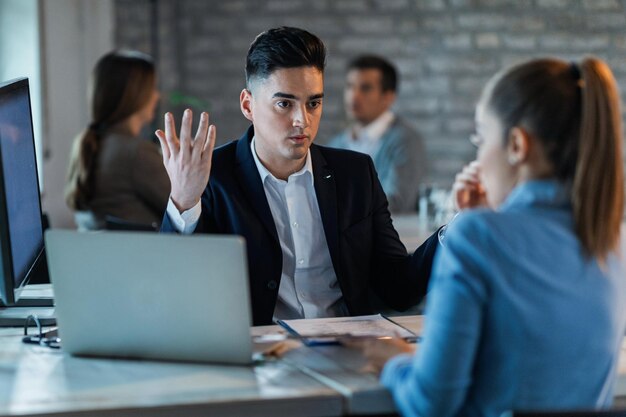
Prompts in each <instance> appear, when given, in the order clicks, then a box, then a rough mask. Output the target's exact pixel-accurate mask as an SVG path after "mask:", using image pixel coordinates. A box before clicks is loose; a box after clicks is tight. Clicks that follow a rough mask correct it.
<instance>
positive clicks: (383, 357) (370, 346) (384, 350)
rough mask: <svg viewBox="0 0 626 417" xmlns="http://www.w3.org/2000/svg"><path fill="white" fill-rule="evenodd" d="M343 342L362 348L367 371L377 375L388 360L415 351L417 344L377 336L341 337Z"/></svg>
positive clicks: (348, 345)
mask: <svg viewBox="0 0 626 417" xmlns="http://www.w3.org/2000/svg"><path fill="white" fill-rule="evenodd" d="M341 344H342V345H344V346H347V347H349V348H352V349H358V350H360V351H361V352H362V353H363V355H364V356H365V357H366V358H367V361H368V363H367V365H366V369H365V371H367V372H372V373H375V374H376V375H378V374H380V372H381V371H382V370H383V368H384V367H385V364H386V363H387V361H388V360H389V359H391V358H393V357H394V356H396V355H399V354H402V353H415V345H413V344H410V343H407V342H405V341H404V340H402V339H399V338H391V337H390V338H382V339H381V338H376V337H367V338H362V337H355V338H351V337H347V338H343V339H341Z"/></svg>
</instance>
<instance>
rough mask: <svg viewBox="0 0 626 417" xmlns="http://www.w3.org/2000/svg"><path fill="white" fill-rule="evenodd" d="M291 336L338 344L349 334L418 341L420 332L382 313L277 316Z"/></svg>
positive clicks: (307, 343) (309, 342) (351, 335)
mask: <svg viewBox="0 0 626 417" xmlns="http://www.w3.org/2000/svg"><path fill="white" fill-rule="evenodd" d="M278 324H280V325H281V326H283V327H284V328H285V329H286V330H287V331H288V332H289V334H290V335H291V336H293V337H296V338H298V339H300V340H302V342H303V343H304V344H306V345H308V346H314V345H323V344H336V343H338V340H339V339H340V338H347V337H376V338H390V337H399V338H402V339H404V340H406V341H408V342H418V341H419V335H418V334H415V333H414V332H412V331H410V330H408V329H407V328H405V327H403V326H401V325H399V324H398V323H396V322H394V321H393V320H392V319H391V318H389V317H386V316H383V315H382V314H375V315H371V316H356V317H332V318H323V319H300V320H278Z"/></svg>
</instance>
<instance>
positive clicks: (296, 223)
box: [292, 222, 300, 229]
mask: <svg viewBox="0 0 626 417" xmlns="http://www.w3.org/2000/svg"><path fill="white" fill-rule="evenodd" d="M292 225H293V227H295V228H296V229H297V228H298V226H300V225H299V224H298V222H293V223H292Z"/></svg>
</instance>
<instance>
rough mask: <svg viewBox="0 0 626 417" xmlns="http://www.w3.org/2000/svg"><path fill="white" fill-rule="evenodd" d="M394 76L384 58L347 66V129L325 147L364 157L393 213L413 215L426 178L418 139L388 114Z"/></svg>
mask: <svg viewBox="0 0 626 417" xmlns="http://www.w3.org/2000/svg"><path fill="white" fill-rule="evenodd" d="M397 88H398V75H397V72H396V69H395V68H394V67H393V65H392V64H391V63H389V62H388V61H387V60H385V59H383V58H381V57H378V56H373V55H364V56H359V57H357V58H355V59H354V60H352V61H351V62H350V63H349V64H348V72H347V76H346V87H345V90H344V102H345V107H346V113H347V115H348V118H349V119H350V126H349V127H348V129H347V130H346V131H344V132H343V133H341V134H339V135H337V136H336V137H334V138H333V139H332V140H331V142H330V143H329V145H330V146H334V147H338V148H343V149H350V150H353V151H357V152H363V153H366V154H368V155H369V156H371V157H372V159H373V160H374V166H375V167H376V171H377V172H378V178H379V179H380V182H381V184H382V186H383V190H384V191H385V194H386V195H387V198H388V199H389V209H390V210H391V211H392V212H410V211H415V209H416V204H417V194H418V188H419V184H420V181H423V180H424V177H425V175H426V158H425V152H424V144H423V141H422V138H421V137H420V135H419V134H418V133H417V132H416V131H415V130H413V128H411V127H410V126H409V125H408V123H407V122H406V121H404V120H402V119H401V118H400V117H398V116H397V115H394V113H393V112H392V111H391V106H392V105H393V103H394V102H395V100H396V92H397Z"/></svg>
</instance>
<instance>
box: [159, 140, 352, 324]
mask: <svg viewBox="0 0 626 417" xmlns="http://www.w3.org/2000/svg"><path fill="white" fill-rule="evenodd" d="M254 144H255V139H254V138H253V139H252V142H251V144H250V147H251V151H252V155H253V157H254V162H255V164H256V167H257V170H258V171H259V175H260V176H261V181H262V182H263V189H264V191H265V196H266V197H267V201H268V204H269V207H270V211H271V212H272V217H273V218H274V224H275V225H276V231H277V233H278V238H279V240H280V247H281V251H282V255H283V269H282V274H281V280H280V287H279V289H278V300H277V302H276V307H275V309H274V320H276V319H294V318H315V317H336V316H344V315H347V314H348V310H347V307H346V305H345V302H344V300H343V296H342V293H341V289H340V288H339V283H338V282H337V276H336V275H335V270H334V268H333V265H332V261H331V258H330V252H329V251H328V244H327V243H326V236H325V234H324V226H323V224H322V217H321V214H320V210H319V205H318V203H317V198H316V196H315V188H314V186H313V165H312V161H311V153H310V152H308V153H307V157H306V162H305V165H304V167H302V169H301V170H300V171H298V172H296V173H294V174H291V175H290V176H289V178H287V181H284V180H280V179H278V178H276V177H274V176H273V175H272V174H271V173H270V172H269V171H268V170H267V169H266V168H265V166H263V164H262V163H261V161H260V160H259V158H258V156H257V154H256V151H255V147H254ZM200 213H201V205H200V203H199V202H198V204H197V205H196V206H195V207H193V208H192V209H189V210H187V211H185V212H183V213H182V214H181V213H179V211H178V209H176V206H174V204H173V202H172V201H171V200H170V203H169V204H168V208H167V214H168V215H169V217H170V220H172V223H173V224H174V226H175V228H176V229H177V230H178V231H179V232H182V233H192V232H193V230H194V229H195V227H196V225H197V223H198V220H199V218H200Z"/></svg>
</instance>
